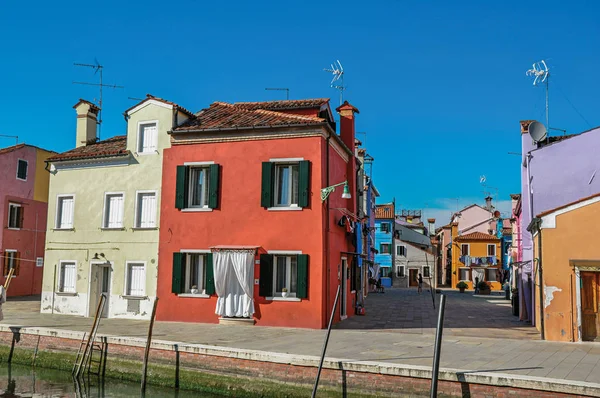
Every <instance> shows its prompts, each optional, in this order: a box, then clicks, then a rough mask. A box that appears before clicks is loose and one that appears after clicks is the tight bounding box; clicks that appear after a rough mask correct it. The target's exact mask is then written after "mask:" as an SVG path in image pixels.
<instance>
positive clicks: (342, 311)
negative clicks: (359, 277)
mask: <svg viewBox="0 0 600 398" xmlns="http://www.w3.org/2000/svg"><path fill="white" fill-rule="evenodd" d="M341 276H342V280H341V281H340V283H341V286H342V291H341V293H340V300H342V303H341V305H340V316H341V317H342V319H346V317H347V315H348V314H347V312H346V311H347V308H346V301H347V300H346V298H347V297H348V260H347V259H346V258H345V257H342V275H341Z"/></svg>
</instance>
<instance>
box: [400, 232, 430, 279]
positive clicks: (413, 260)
mask: <svg viewBox="0 0 600 398" xmlns="http://www.w3.org/2000/svg"><path fill="white" fill-rule="evenodd" d="M394 246H395V248H394V250H395V251H396V256H395V259H394V264H395V269H396V272H395V281H394V286H397V287H417V286H418V278H419V274H421V275H422V276H423V282H424V284H425V285H426V286H434V285H435V283H434V277H435V275H434V265H435V255H434V254H433V253H432V252H431V248H430V247H427V246H419V245H417V244H415V243H412V242H408V241H403V240H400V239H395V240H394Z"/></svg>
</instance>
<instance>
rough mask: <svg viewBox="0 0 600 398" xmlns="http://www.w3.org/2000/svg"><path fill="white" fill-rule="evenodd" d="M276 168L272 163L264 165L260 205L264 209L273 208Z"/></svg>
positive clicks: (264, 163)
mask: <svg viewBox="0 0 600 398" xmlns="http://www.w3.org/2000/svg"><path fill="white" fill-rule="evenodd" d="M274 171H275V167H274V165H273V163H271V162H263V164H262V189H261V196H260V205H261V206H262V207H273V180H274Z"/></svg>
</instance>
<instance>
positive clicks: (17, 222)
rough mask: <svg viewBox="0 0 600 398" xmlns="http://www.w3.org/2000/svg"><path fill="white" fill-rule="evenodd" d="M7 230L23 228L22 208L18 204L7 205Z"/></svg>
mask: <svg viewBox="0 0 600 398" xmlns="http://www.w3.org/2000/svg"><path fill="white" fill-rule="evenodd" d="M8 228H12V229H20V228H23V206H21V205H20V204H17V203H9V204H8Z"/></svg>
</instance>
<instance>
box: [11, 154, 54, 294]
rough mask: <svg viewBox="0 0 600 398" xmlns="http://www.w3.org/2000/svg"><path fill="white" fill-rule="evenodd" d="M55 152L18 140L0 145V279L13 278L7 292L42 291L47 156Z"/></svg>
mask: <svg viewBox="0 0 600 398" xmlns="http://www.w3.org/2000/svg"><path fill="white" fill-rule="evenodd" d="M52 154H53V152H50V151H47V150H44V149H41V148H37V147H35V146H31V145H26V144H18V145H15V146H11V147H8V148H3V149H0V170H2V171H1V172H0V187H2V188H0V208H1V209H2V212H0V225H2V228H0V255H1V256H2V257H1V258H2V262H1V264H2V273H1V274H0V283H2V285H4V284H5V282H6V277H7V276H8V274H9V272H10V270H11V269H13V268H14V271H13V278H12V280H11V283H10V287H9V289H8V291H7V295H8V296H27V295H34V294H40V292H41V288H42V274H43V266H44V245H45V241H46V218H47V213H48V180H49V176H50V174H49V173H48V171H47V170H45V166H46V163H45V160H46V159H47V158H48V157H49V156H52Z"/></svg>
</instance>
